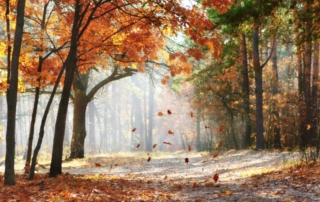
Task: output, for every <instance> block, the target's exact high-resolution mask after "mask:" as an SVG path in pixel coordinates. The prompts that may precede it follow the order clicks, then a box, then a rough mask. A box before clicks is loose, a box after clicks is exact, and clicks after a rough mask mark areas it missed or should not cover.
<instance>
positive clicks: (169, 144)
mask: <svg viewBox="0 0 320 202" xmlns="http://www.w3.org/2000/svg"><path fill="white" fill-rule="evenodd" d="M163 144H168V145H172V144H171V143H170V142H163Z"/></svg>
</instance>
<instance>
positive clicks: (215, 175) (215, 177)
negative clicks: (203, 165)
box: [213, 172, 219, 182]
mask: <svg viewBox="0 0 320 202" xmlns="http://www.w3.org/2000/svg"><path fill="white" fill-rule="evenodd" d="M218 179H219V175H218V173H217V172H216V174H214V176H213V180H214V182H217V181H218Z"/></svg>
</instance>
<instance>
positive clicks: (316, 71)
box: [311, 42, 319, 146]
mask: <svg viewBox="0 0 320 202" xmlns="http://www.w3.org/2000/svg"><path fill="white" fill-rule="evenodd" d="M318 75H319V42H315V44H314V50H313V72H312V102H311V103H312V107H311V108H312V110H311V112H312V127H311V131H312V134H311V142H312V146H318V145H317V144H316V142H317V136H318V117H317V111H318Z"/></svg>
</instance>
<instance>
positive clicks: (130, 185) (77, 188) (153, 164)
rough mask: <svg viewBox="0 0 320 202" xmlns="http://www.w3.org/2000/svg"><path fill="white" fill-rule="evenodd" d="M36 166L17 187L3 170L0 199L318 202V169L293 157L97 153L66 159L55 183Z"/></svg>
mask: <svg viewBox="0 0 320 202" xmlns="http://www.w3.org/2000/svg"><path fill="white" fill-rule="evenodd" d="M216 154H217V155H216ZM214 156H215V157H214ZM149 157H151V158H150V160H149V161H148V158H149ZM186 158H188V161H189V162H188V163H186V162H187V161H186ZM40 163H41V162H39V165H38V166H37V168H38V172H37V174H36V175H35V179H34V180H33V181H28V180H27V175H23V174H22V173H23V161H22V160H17V165H16V170H17V173H18V174H17V185H16V186H9V187H5V186H3V171H4V168H3V165H2V166H1V167H0V172H1V173H2V174H1V177H0V180H1V185H0V198H1V201H320V184H319V182H320V165H319V163H309V164H305V163H302V162H301V154H299V153H297V152H271V151H253V150H242V151H235V150H231V151H225V152H218V153H211V154H209V153H196V152H184V151H181V152H174V153H164V152H152V153H143V152H136V153H119V154H112V155H111V154H105V155H99V156H97V155H95V156H88V157H86V158H85V159H77V160H72V161H66V162H64V163H63V175H61V176H59V177H57V178H49V177H48V174H47V173H48V171H49V164H46V163H43V164H40ZM19 172H20V174H19ZM215 174H217V175H216V177H214V176H215ZM217 176H218V179H217ZM214 178H215V179H214ZM215 180H217V182H215Z"/></svg>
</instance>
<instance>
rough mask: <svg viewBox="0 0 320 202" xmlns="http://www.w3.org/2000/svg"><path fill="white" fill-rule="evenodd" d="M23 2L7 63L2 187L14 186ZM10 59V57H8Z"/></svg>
mask: <svg viewBox="0 0 320 202" xmlns="http://www.w3.org/2000/svg"><path fill="white" fill-rule="evenodd" d="M25 3H26V1H25V0H18V5H17V19H16V30H15V35H14V41H13V53H12V64H11V66H10V63H8V77H9V79H8V81H7V82H8V83H9V84H10V86H9V88H8V90H7V106H8V108H7V109H8V115H7V133H6V143H7V147H6V160H5V171H4V185H6V186H10V185H15V184H16V181H15V170H14V156H15V127H16V107H17V90H18V74H19V59H20V49H21V44H22V36H23V26H24V9H25ZM6 4H7V5H6V6H7V11H6V13H8V14H9V1H8V0H7V1H6ZM8 57H10V55H8Z"/></svg>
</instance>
